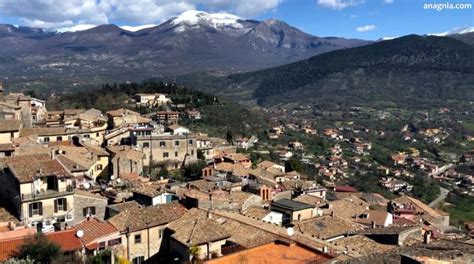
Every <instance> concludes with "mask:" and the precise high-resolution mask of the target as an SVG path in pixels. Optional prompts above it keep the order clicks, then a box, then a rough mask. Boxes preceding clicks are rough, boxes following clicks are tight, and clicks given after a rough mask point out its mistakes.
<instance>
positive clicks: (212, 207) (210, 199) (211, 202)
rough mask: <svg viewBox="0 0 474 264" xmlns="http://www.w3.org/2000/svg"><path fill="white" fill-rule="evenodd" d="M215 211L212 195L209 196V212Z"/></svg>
mask: <svg viewBox="0 0 474 264" xmlns="http://www.w3.org/2000/svg"><path fill="white" fill-rule="evenodd" d="M213 209H214V201H213V200H212V193H210V194H209V210H213Z"/></svg>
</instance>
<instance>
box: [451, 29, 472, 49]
mask: <svg viewBox="0 0 474 264" xmlns="http://www.w3.org/2000/svg"><path fill="white" fill-rule="evenodd" d="M449 37H451V38H454V39H457V40H460V41H462V42H465V43H467V44H469V45H472V46H474V32H469V33H465V34H453V35H449Z"/></svg>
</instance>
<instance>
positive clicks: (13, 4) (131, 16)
mask: <svg viewBox="0 0 474 264" xmlns="http://www.w3.org/2000/svg"><path fill="white" fill-rule="evenodd" d="M449 2H450V3H453V4H457V3H464V4H471V5H472V6H473V7H471V8H470V9H463V10H460V9H457V10H446V9H445V10H442V11H436V10H432V9H430V10H426V9H424V8H423V7H424V4H428V3H447V1H446V0H134V1H127V0H67V1H65V0H15V1H13V0H0V23H8V24H14V25H26V26H32V27H41V28H46V29H51V30H55V29H56V30H63V31H64V30H71V29H76V30H77V29H83V28H89V27H92V26H95V25H99V24H117V25H119V26H141V25H156V24H159V23H161V22H163V21H165V20H167V19H169V18H171V17H173V16H176V15H178V14H180V13H182V12H184V11H186V10H189V9H198V10H203V11H208V12H227V13H232V14H236V15H238V16H241V17H243V18H252V19H257V20H263V19H269V18H276V19H280V20H283V21H285V22H287V23H288V24H290V25H293V26H295V27H298V28H300V29H301V30H303V31H305V32H308V33H310V34H313V35H317V36H339V37H348V38H362V39H378V38H380V37H396V36H402V35H407V34H413V33H415V34H427V33H441V32H447V31H452V30H456V29H458V30H459V29H464V28H468V27H473V26H474V0H450V1H449Z"/></svg>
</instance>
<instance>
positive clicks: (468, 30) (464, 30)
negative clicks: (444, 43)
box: [427, 27, 474, 37]
mask: <svg viewBox="0 0 474 264" xmlns="http://www.w3.org/2000/svg"><path fill="white" fill-rule="evenodd" d="M472 32H474V27H461V28H455V29H453V30H450V31H446V32H441V33H428V34H427V35H428V36H438V37H446V36H449V35H453V34H467V33H472Z"/></svg>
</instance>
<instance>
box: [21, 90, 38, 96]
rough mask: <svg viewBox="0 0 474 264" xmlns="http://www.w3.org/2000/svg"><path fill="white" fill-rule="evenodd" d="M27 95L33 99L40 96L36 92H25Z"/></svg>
mask: <svg viewBox="0 0 474 264" xmlns="http://www.w3.org/2000/svg"><path fill="white" fill-rule="evenodd" d="M24 94H25V95H27V96H30V97H33V98H37V97H38V96H37V95H36V92H35V91H34V90H28V91H26V92H24Z"/></svg>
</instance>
